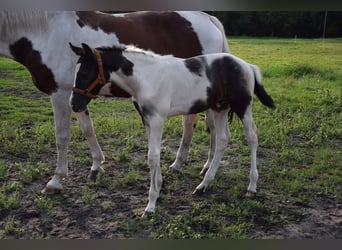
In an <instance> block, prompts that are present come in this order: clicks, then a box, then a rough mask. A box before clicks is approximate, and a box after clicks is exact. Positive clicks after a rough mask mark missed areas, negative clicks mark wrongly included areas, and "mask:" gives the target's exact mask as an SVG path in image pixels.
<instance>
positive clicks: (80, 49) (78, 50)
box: [69, 43, 84, 56]
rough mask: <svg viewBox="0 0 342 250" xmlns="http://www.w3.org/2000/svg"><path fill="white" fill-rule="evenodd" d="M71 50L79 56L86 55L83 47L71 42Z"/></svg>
mask: <svg viewBox="0 0 342 250" xmlns="http://www.w3.org/2000/svg"><path fill="white" fill-rule="evenodd" d="M69 46H70V48H71V50H72V51H73V52H74V53H75V54H76V55H78V56H82V55H84V53H83V49H82V48H81V47H77V46H74V45H73V44H72V43H69Z"/></svg>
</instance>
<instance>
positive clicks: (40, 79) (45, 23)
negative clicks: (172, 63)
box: [0, 11, 229, 193]
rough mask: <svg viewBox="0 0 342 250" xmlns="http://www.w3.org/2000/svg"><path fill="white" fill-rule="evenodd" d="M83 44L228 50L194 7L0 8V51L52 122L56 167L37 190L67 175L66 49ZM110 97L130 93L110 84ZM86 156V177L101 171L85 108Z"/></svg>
mask: <svg viewBox="0 0 342 250" xmlns="http://www.w3.org/2000/svg"><path fill="white" fill-rule="evenodd" d="M69 41H70V42H72V43H74V44H81V42H83V41H84V42H87V43H88V44H89V45H91V46H100V45H104V46H113V45H119V44H135V45H137V46H139V47H141V48H145V49H150V50H153V51H155V52H157V53H160V54H173V55H175V56H178V57H183V58H187V57H191V56H195V55H200V54H206V53H213V52H228V51H229V48H228V44H227V41H226V36H225V33H224V29H223V26H222V24H221V23H220V22H219V21H218V20H217V19H216V18H215V17H213V16H210V15H208V14H206V13H203V12H196V11H177V12H176V11H166V12H150V11H145V12H132V13H126V14H106V13H101V12H96V11H56V12H45V11H30V12H28V11H18V12H8V11H0V55H3V56H6V57H8V58H11V59H14V60H15V61H17V62H19V63H21V64H23V65H24V66H26V68H27V69H28V70H29V72H30V73H31V75H32V81H33V83H34V84H35V86H36V87H37V88H38V89H39V90H40V91H42V92H44V93H46V94H48V95H49V96H50V97H51V103H52V108H53V113H54V120H55V136H56V147H57V167H56V169H55V173H54V175H53V177H52V178H51V180H50V181H49V182H48V183H47V184H46V187H45V188H44V189H43V191H44V192H49V193H54V192H59V191H61V190H62V184H61V181H62V179H63V178H65V177H66V176H67V173H68V159H67V149H68V142H69V140H70V121H71V119H70V118H71V108H70V106H69V98H70V94H71V91H72V86H73V80H74V79H73V77H74V71H75V67H74V65H75V63H76V61H77V56H76V55H75V54H74V53H72V52H71V51H70V49H69ZM111 95H112V96H115V97H130V94H129V93H127V91H125V90H124V89H122V88H120V87H119V86H114V87H113V88H112V89H111ZM76 117H77V120H78V121H79V123H80V126H81V128H82V131H83V133H84V135H85V136H86V138H87V140H88V142H89V146H90V150H91V156H92V167H91V171H90V175H89V176H90V177H91V178H92V179H94V178H95V177H96V173H97V172H99V171H103V168H102V167H101V163H102V162H103V161H104V155H103V153H102V150H101V148H100V146H99V144H98V141H97V138H96V135H95V133H94V129H93V124H92V120H91V118H90V116H89V112H88V110H83V111H82V112H77V113H76ZM195 121H196V117H194V116H192V117H191V116H187V117H185V118H184V119H183V125H184V130H183V136H182V141H181V145H180V148H179V151H178V152H177V156H176V160H175V162H174V163H173V164H172V165H171V167H173V168H174V169H177V170H179V169H180V167H181V165H182V164H183V163H184V162H185V161H186V158H187V154H188V150H189V145H190V141H191V138H192V133H193V125H194V123H195Z"/></svg>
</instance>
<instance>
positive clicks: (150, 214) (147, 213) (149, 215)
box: [141, 211, 154, 219]
mask: <svg viewBox="0 0 342 250" xmlns="http://www.w3.org/2000/svg"><path fill="white" fill-rule="evenodd" d="M153 214H154V213H153V212H150V211H144V212H143V214H142V215H141V218H144V219H148V218H151V217H152V215H153Z"/></svg>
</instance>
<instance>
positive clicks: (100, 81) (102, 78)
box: [72, 49, 106, 99]
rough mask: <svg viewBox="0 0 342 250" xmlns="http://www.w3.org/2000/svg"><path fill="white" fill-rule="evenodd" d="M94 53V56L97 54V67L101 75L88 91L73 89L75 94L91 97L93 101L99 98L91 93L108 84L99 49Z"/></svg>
mask: <svg viewBox="0 0 342 250" xmlns="http://www.w3.org/2000/svg"><path fill="white" fill-rule="evenodd" d="M93 51H94V54H95V58H96V60H97V65H98V67H99V74H98V75H97V78H96V79H95V80H94V81H93V82H92V83H91V84H90V85H89V86H88V87H87V88H86V89H79V88H72V90H73V91H74V92H75V93H78V94H81V95H84V96H86V97H89V98H91V99H95V98H97V96H96V95H94V94H93V93H91V91H92V90H93V89H94V88H95V87H96V86H97V85H98V84H100V85H105V84H106V78H105V76H104V74H103V63H102V59H101V55H100V52H99V51H98V50H97V49H94V50H93Z"/></svg>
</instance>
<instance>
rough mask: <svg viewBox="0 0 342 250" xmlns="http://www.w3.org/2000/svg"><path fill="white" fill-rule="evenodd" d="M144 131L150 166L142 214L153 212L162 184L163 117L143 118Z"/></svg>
mask: <svg viewBox="0 0 342 250" xmlns="http://www.w3.org/2000/svg"><path fill="white" fill-rule="evenodd" d="M145 126H146V131H147V134H148V155H147V159H148V166H149V168H150V178H151V183H150V190H149V193H148V204H147V207H146V208H145V211H144V213H143V216H145V215H146V214H149V213H153V212H154V210H155V206H156V201H157V199H158V197H159V192H160V189H161V185H162V181H163V178H162V174H161V167H160V143H161V139H162V134H163V126H164V118H162V117H160V116H159V115H154V116H152V117H149V118H148V119H145Z"/></svg>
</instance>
